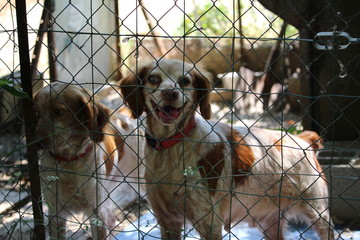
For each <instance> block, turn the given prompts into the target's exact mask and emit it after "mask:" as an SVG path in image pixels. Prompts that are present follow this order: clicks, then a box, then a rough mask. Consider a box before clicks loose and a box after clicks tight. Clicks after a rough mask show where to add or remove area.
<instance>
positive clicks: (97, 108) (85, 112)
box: [77, 96, 111, 142]
mask: <svg viewBox="0 0 360 240" xmlns="http://www.w3.org/2000/svg"><path fill="white" fill-rule="evenodd" d="M110 114H111V110H110V109H108V108H107V107H105V106H103V105H102V104H100V103H98V102H96V101H94V100H93V99H91V98H90V97H89V98H88V97H84V96H83V97H82V98H81V99H80V111H79V112H78V113H77V118H78V119H79V120H80V121H81V122H82V123H85V127H86V128H87V130H88V131H89V133H90V137H91V139H92V140H94V141H95V142H101V141H102V140H103V138H104V127H105V125H106V124H107V123H108V122H109V118H110Z"/></svg>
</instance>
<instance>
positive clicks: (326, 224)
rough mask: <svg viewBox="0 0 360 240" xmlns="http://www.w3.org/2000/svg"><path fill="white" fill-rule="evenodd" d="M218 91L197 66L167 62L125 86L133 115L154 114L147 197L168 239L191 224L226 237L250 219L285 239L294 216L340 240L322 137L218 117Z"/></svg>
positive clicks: (149, 123) (149, 118)
mask: <svg viewBox="0 0 360 240" xmlns="http://www.w3.org/2000/svg"><path fill="white" fill-rule="evenodd" d="M209 88H210V84H209V82H208V80H207V79H206V78H205V77H204V76H203V75H201V73H200V71H198V70H197V69H195V68H194V67H193V66H192V65H190V64H187V63H183V62H181V61H176V60H166V59H163V60H160V61H158V62H154V63H151V64H148V65H146V66H144V67H141V68H139V72H138V74H137V76H135V74H133V75H129V76H128V77H126V78H125V79H124V80H123V81H122V83H121V91H122V93H123V96H124V98H125V99H124V100H125V102H126V103H127V104H128V105H129V107H130V108H131V109H132V111H133V116H134V117H136V118H138V117H140V115H141V114H142V113H143V112H145V113H146V116H145V120H146V132H147V133H146V138H147V144H146V146H145V162H146V170H145V179H146V181H147V196H148V200H149V201H150V204H151V206H152V208H153V211H154V213H155V216H156V217H157V219H158V222H159V224H160V226H161V237H162V239H172V240H173V239H180V238H181V232H182V228H183V226H184V224H185V223H186V222H187V221H190V223H192V225H193V226H194V228H195V229H196V230H197V231H198V232H199V233H200V235H201V237H202V238H205V239H222V228H223V227H224V228H225V230H227V231H231V229H232V227H234V226H235V225H236V224H238V223H240V222H242V221H247V222H250V223H251V224H254V225H256V226H257V227H258V228H259V230H260V231H261V232H263V234H264V236H265V238H266V239H270V240H274V239H284V237H283V231H284V227H285V225H286V223H287V221H288V220H289V218H301V219H304V220H307V223H309V224H310V225H311V226H313V227H314V228H315V230H316V231H317V233H318V235H319V237H320V238H321V239H322V240H325V239H333V231H332V229H331V227H332V222H331V219H330V215H329V210H328V189H327V183H326V180H325V177H324V175H323V173H322V170H321V167H320V164H319V163H318V161H317V159H316V154H315V152H314V151H313V147H314V148H319V147H321V143H320V142H319V141H317V140H315V141H313V139H312V138H313V137H314V136H315V138H316V137H317V138H318V139H319V137H318V135H317V134H316V133H314V132H308V133H309V135H307V134H304V135H301V136H294V135H291V134H288V133H285V132H281V131H270V130H263V129H258V128H247V127H236V128H231V127H230V126H229V125H227V124H224V123H221V122H218V121H208V120H207V119H208V118H209V117H210V104H209V100H208V93H209ZM197 107H199V112H200V114H201V115H200V114H198V113H197V110H196V109H197ZM185 220H186V221H185Z"/></svg>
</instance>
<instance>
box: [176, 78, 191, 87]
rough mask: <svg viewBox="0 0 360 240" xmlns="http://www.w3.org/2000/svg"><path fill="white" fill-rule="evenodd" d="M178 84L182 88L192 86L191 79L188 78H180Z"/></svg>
mask: <svg viewBox="0 0 360 240" xmlns="http://www.w3.org/2000/svg"><path fill="white" fill-rule="evenodd" d="M178 84H179V86H180V87H182V88H183V87H186V86H188V85H189V84H190V79H189V78H188V77H181V78H179V81H178Z"/></svg>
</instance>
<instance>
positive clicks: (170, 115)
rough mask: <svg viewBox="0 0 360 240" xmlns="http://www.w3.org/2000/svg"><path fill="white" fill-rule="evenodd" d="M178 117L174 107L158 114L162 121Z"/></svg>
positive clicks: (162, 110) (166, 108) (164, 109)
mask: <svg viewBox="0 0 360 240" xmlns="http://www.w3.org/2000/svg"><path fill="white" fill-rule="evenodd" d="M178 116H179V111H178V109H176V108H174V107H165V108H163V109H161V110H160V112H159V117H160V118H161V119H164V120H175V119H177V117H178Z"/></svg>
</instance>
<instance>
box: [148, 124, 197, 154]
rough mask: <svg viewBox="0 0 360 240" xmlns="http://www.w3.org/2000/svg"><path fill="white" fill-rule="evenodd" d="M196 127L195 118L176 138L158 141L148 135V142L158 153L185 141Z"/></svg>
mask: <svg viewBox="0 0 360 240" xmlns="http://www.w3.org/2000/svg"><path fill="white" fill-rule="evenodd" d="M195 125H196V124H195V118H191V119H190V121H189V123H188V125H187V126H186V127H185V128H184V131H180V132H178V133H177V134H175V135H174V136H172V137H169V138H165V139H157V138H154V137H151V136H150V135H149V134H148V133H146V135H145V137H146V142H147V144H148V145H149V146H150V147H152V148H153V149H155V150H158V151H160V150H163V149H166V148H170V147H172V146H174V145H175V144H177V143H179V142H181V141H183V140H184V138H185V137H186V134H188V133H189V132H190V131H191V130H192V129H193V128H194V127H195Z"/></svg>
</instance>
